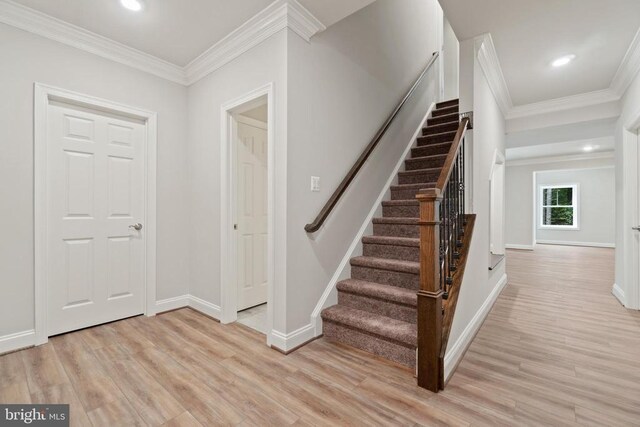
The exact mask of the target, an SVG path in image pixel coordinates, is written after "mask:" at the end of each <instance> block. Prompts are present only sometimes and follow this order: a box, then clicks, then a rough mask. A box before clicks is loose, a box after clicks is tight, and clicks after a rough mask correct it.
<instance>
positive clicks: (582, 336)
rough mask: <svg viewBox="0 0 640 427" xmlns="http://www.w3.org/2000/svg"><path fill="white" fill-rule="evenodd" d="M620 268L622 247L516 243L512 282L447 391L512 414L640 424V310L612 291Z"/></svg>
mask: <svg viewBox="0 0 640 427" xmlns="http://www.w3.org/2000/svg"><path fill="white" fill-rule="evenodd" d="M613 269H614V250H613V249H600V248H586V247H568V246H547V245H537V246H536V249H535V251H533V252H530V251H515V250H510V251H508V252H507V273H508V275H509V284H508V286H507V287H506V288H505V290H504V291H503V292H502V294H501V296H500V298H499V299H498V301H497V302H496V304H495V306H494V307H493V310H492V311H491V314H490V315H489V317H488V318H487V320H486V321H485V323H484V325H483V326H482V328H481V330H480V332H479V333H478V335H477V337H476V339H475V340H474V342H473V344H472V345H471V347H470V348H469V351H468V352H467V354H466V355H465V358H464V360H463V362H462V363H461V364H460V366H459V368H458V370H457V372H456V374H455V375H454V377H453V379H452V380H451V382H450V384H449V388H448V389H447V390H446V391H445V393H443V395H444V396H446V395H449V394H452V395H455V394H456V392H457V391H460V392H462V391H464V393H465V396H474V398H475V399H477V403H478V405H480V406H484V409H485V410H487V411H488V413H490V414H491V415H494V416H498V417H499V418H501V419H503V420H504V421H505V422H506V423H509V422H510V420H511V418H510V416H509V414H511V415H513V416H515V418H516V420H518V419H520V420H521V421H524V420H525V419H526V418H528V417H531V419H537V420H538V421H539V422H541V423H544V424H552V425H562V424H565V423H568V424H570V423H571V422H573V421H576V422H578V423H579V424H587V425H637V424H638V420H639V419H640V406H639V405H638V402H640V370H639V369H638V367H639V366H640V365H639V362H638V361H639V360H640V359H639V357H640V356H639V355H640V313H638V312H632V311H628V310H626V309H624V308H623V307H622V306H621V305H620V304H619V303H618V301H617V300H616V299H615V297H613V295H611V287H612V285H613V276H614V271H613ZM514 406H515V409H514Z"/></svg>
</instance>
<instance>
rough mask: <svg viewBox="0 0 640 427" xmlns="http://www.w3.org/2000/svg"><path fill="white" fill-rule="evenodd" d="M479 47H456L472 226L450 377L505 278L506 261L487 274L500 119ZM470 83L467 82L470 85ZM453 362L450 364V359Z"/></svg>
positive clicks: (451, 344) (447, 360) (447, 361)
mask: <svg viewBox="0 0 640 427" xmlns="http://www.w3.org/2000/svg"><path fill="white" fill-rule="evenodd" d="M479 48H480V46H479V45H478V44H477V42H476V40H465V41H463V42H461V43H460V54H461V56H460V75H461V77H462V80H461V81H460V90H461V92H460V100H461V108H462V110H463V111H466V110H464V108H466V107H462V106H464V105H467V106H469V104H471V105H472V106H473V108H472V109H473V113H474V129H473V131H471V132H470V133H471V136H472V138H471V141H472V142H471V146H470V147H469V148H470V149H471V150H472V152H473V164H472V165H471V166H472V174H473V190H472V191H473V213H475V214H476V223H475V228H474V230H473V237H472V241H471V248H470V251H469V257H468V259H467V267H466V270H465V274H464V280H463V283H462V288H461V290H460V296H459V300H458V306H457V309H456V314H455V317H454V320H453V326H452V329H451V335H450V337H449V345H448V346H447V357H446V358H445V371H447V372H449V371H450V369H451V366H452V364H453V363H454V361H455V359H456V357H459V356H460V355H461V354H462V353H461V352H462V350H463V349H464V346H465V345H466V344H467V343H468V342H469V340H471V338H473V335H474V333H475V330H476V328H479V327H480V323H479V322H481V321H482V319H483V316H484V315H486V313H485V310H486V309H487V307H489V308H490V307H491V304H492V303H493V298H494V297H495V296H496V293H497V291H498V290H499V289H500V288H499V286H500V285H502V284H503V283H504V279H505V277H504V276H505V262H502V263H500V264H499V265H498V266H497V267H496V268H495V269H494V270H491V271H490V270H489V268H488V266H489V245H490V236H489V221H490V215H489V213H490V197H489V194H490V181H489V180H490V176H491V168H492V166H493V162H494V156H495V152H496V150H498V152H500V153H502V154H503V155H504V150H505V120H504V117H503V115H502V112H501V111H500V108H499V106H498V103H497V102H496V100H495V97H494V96H493V93H492V91H491V89H490V87H489V84H488V83H487V79H486V77H485V75H484V73H483V71H482V69H481V67H480V64H479V63H478V60H477V53H478V49H479ZM469 79H472V80H471V81H469ZM452 359H453V360H452Z"/></svg>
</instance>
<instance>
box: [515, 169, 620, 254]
mask: <svg viewBox="0 0 640 427" xmlns="http://www.w3.org/2000/svg"><path fill="white" fill-rule="evenodd" d="M611 166H613V158H600V159H590V160H577V161H576V160H567V161H561V162H548V163H537V164H526V165H519V166H518V163H517V162H513V163H512V162H509V161H508V160H507V173H506V199H505V202H506V244H507V247H522V248H532V247H533V244H534V242H533V240H534V231H535V230H537V227H536V228H535V229H534V226H535V225H536V222H535V219H534V209H533V207H534V182H533V179H534V175H533V173H534V172H542V171H559V170H567V169H588V168H600V167H611ZM608 173H609V175H611V176H612V175H613V171H612V170H611V169H609V172H608ZM588 175H589V172H585V173H583V174H581V175H580V179H582V180H583V181H584V183H585V185H586V187H587V188H592V187H593V185H592V184H593V182H592V181H591V180H589V179H588V178H586V177H587V176H588ZM585 180H586V181H585ZM607 188H608V189H609V190H610V191H614V190H615V186H614V185H613V183H612V182H609V185H608V187H607ZM581 190H582V191H585V189H584V188H582V187H581ZM587 191H589V193H590V190H587ZM587 202H588V203H589V206H591V204H590V198H589V197H588V198H587ZM612 202H613V200H612ZM601 212H602V211H600V210H598V214H595V213H591V212H587V211H586V208H585V209H583V210H582V213H583V214H584V215H586V217H585V218H586V219H587V224H586V227H587V228H586V229H585V228H584V227H583V228H581V230H579V231H565V232H563V233H562V234H563V235H565V236H566V234H570V235H571V236H572V237H571V238H570V239H569V238H563V239H559V237H561V236H559V235H558V234H557V233H559V232H558V231H554V232H552V234H548V233H547V234H543V236H545V237H544V238H549V240H564V241H577V242H594V243H595V242H600V243H612V242H613V240H612V239H613V236H612V235H611V234H610V230H609V231H607V232H604V233H603V234H601V232H600V231H597V230H596V228H599V226H598V225H597V223H596V224H593V223H592V221H591V217H592V215H595V216H596V217H598V216H599V215H600V213H601ZM612 213H613V209H612V210H611V214H612ZM594 221H597V219H595V220H594ZM603 227H604V230H608V228H607V227H608V226H607V225H605V226H603ZM554 236H555V238H551V237H554ZM540 238H541V239H542V238H543V237H540ZM590 238H593V239H595V240H589V239H590Z"/></svg>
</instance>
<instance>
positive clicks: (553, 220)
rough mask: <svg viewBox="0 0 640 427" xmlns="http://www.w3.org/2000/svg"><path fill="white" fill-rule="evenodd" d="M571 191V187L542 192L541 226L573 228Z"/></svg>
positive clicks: (573, 210)
mask: <svg viewBox="0 0 640 427" xmlns="http://www.w3.org/2000/svg"><path fill="white" fill-rule="evenodd" d="M573 191H574V188H573V187H554V188H544V189H543V190H542V225H556V226H573V225H574V224H575V222H574V219H575V218H574V215H575V206H573V202H574V200H573V196H574V195H573Z"/></svg>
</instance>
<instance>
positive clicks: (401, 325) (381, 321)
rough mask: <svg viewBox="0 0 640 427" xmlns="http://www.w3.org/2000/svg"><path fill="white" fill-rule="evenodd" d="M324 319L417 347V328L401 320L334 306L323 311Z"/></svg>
mask: <svg viewBox="0 0 640 427" xmlns="http://www.w3.org/2000/svg"><path fill="white" fill-rule="evenodd" d="M322 319H323V320H325V321H329V322H334V323H338V324H341V325H345V326H347V327H349V328H352V329H357V330H361V331H364V332H366V333H369V334H372V335H377V336H379V337H383V338H385V339H387V340H389V341H395V342H398V343H402V344H404V345H406V346H411V347H417V343H418V332H417V326H416V325H414V324H411V323H407V322H403V321H401V320H396V319H391V318H390V317H385V316H380V315H378V314H374V313H369V312H366V311H362V310H357V309H355V308H349V307H343V306H340V305H334V306H333V307H329V308H327V309H325V310H323V311H322Z"/></svg>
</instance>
